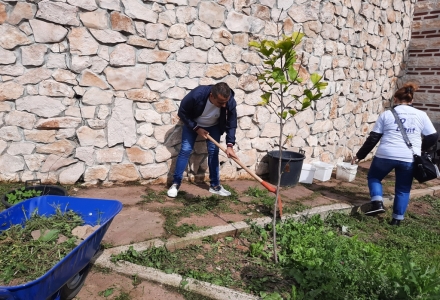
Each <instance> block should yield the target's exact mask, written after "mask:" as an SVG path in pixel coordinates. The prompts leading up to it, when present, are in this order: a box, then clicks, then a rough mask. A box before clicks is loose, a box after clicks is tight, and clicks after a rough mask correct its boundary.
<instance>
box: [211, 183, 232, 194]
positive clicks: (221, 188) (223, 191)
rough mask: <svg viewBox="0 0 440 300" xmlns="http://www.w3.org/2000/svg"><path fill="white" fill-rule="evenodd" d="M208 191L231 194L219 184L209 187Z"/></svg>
mask: <svg viewBox="0 0 440 300" xmlns="http://www.w3.org/2000/svg"><path fill="white" fill-rule="evenodd" d="M209 192H210V193H213V194H217V195H220V196H231V192H229V191H227V190H225V189H224V188H223V187H222V186H221V185H218V186H216V187H212V186H211V187H210V188H209Z"/></svg>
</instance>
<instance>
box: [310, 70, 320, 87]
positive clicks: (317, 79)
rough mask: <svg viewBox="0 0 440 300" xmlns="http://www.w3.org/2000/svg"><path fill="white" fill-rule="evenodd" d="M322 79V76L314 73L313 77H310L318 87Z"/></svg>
mask: <svg viewBox="0 0 440 300" xmlns="http://www.w3.org/2000/svg"><path fill="white" fill-rule="evenodd" d="M321 78H322V76H321V75H319V74H317V73H313V74H312V75H310V80H311V81H312V83H313V84H314V85H316V84H317V83H318V82H319V81H320V80H321Z"/></svg>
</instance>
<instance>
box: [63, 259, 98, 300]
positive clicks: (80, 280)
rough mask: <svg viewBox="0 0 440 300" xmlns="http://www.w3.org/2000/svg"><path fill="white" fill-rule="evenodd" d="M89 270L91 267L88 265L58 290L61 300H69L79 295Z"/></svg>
mask: <svg viewBox="0 0 440 300" xmlns="http://www.w3.org/2000/svg"><path fill="white" fill-rule="evenodd" d="M90 269H91V265H90V264H88V265H87V266H85V268H84V269H82V270H81V271H79V273H77V274H76V275H75V276H73V277H72V278H71V279H70V280H69V281H68V282H67V283H66V284H65V285H63V287H62V288H61V289H60V299H61V300H71V299H73V298H75V296H76V295H77V294H78V293H79V291H80V290H81V288H82V287H83V285H84V281H85V280H86V277H87V275H88V274H89V271H90Z"/></svg>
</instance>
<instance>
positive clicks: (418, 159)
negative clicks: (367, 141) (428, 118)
mask: <svg viewBox="0 0 440 300" xmlns="http://www.w3.org/2000/svg"><path fill="white" fill-rule="evenodd" d="M391 112H392V113H393V115H394V118H395V119H396V123H397V126H399V129H400V132H401V133H402V136H403V139H404V140H405V144H406V145H407V146H408V148H409V149H411V151H412V153H413V157H414V165H413V177H414V178H415V179H416V180H417V181H418V182H420V183H423V182H426V181H428V180H432V179H435V178H438V177H440V172H439V171H438V168H437V165H436V164H434V163H433V162H432V158H431V155H429V154H428V153H426V152H422V154H421V155H420V156H419V155H417V154H415V153H414V150H413V148H412V144H411V142H410V141H409V138H408V136H407V135H406V131H405V128H403V125H402V122H401V121H400V119H399V116H398V115H397V113H396V111H395V110H394V108H392V109H391Z"/></svg>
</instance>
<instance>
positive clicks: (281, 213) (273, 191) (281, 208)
mask: <svg viewBox="0 0 440 300" xmlns="http://www.w3.org/2000/svg"><path fill="white" fill-rule="evenodd" d="M207 138H208V140H210V141H211V142H213V143H214V145H216V146H217V147H218V148H219V149H220V150H222V151H223V152H225V153H226V149H225V148H224V147H222V146H221V145H220V144H219V143H217V141H216V140H214V139H213V138H212V137H211V136H210V135H209V134H208V136H207ZM231 158H232V159H233V160H234V161H235V162H236V163H237V164H238V165H239V166H240V167H242V168H243V169H244V170H245V171H246V172H248V174H249V175H251V176H252V177H254V178H255V179H256V180H257V181H258V182H259V183H261V185H262V186H264V187H265V188H266V189H267V190H268V191H269V192H271V193H274V194H276V193H277V188H276V187H274V186H273V185H271V184H270V183H268V182H266V181H264V180H263V179H261V178H260V177H259V176H258V175H257V174H255V173H254V172H252V171H251V170H249V168H248V167H246V166H245V165H244V164H243V163H242V162H241V161H240V160H239V159H237V158H234V157H231ZM277 200H278V209H279V211H280V218H281V217H282V215H283V204H282V203H281V197H280V195H278V199H277Z"/></svg>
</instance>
